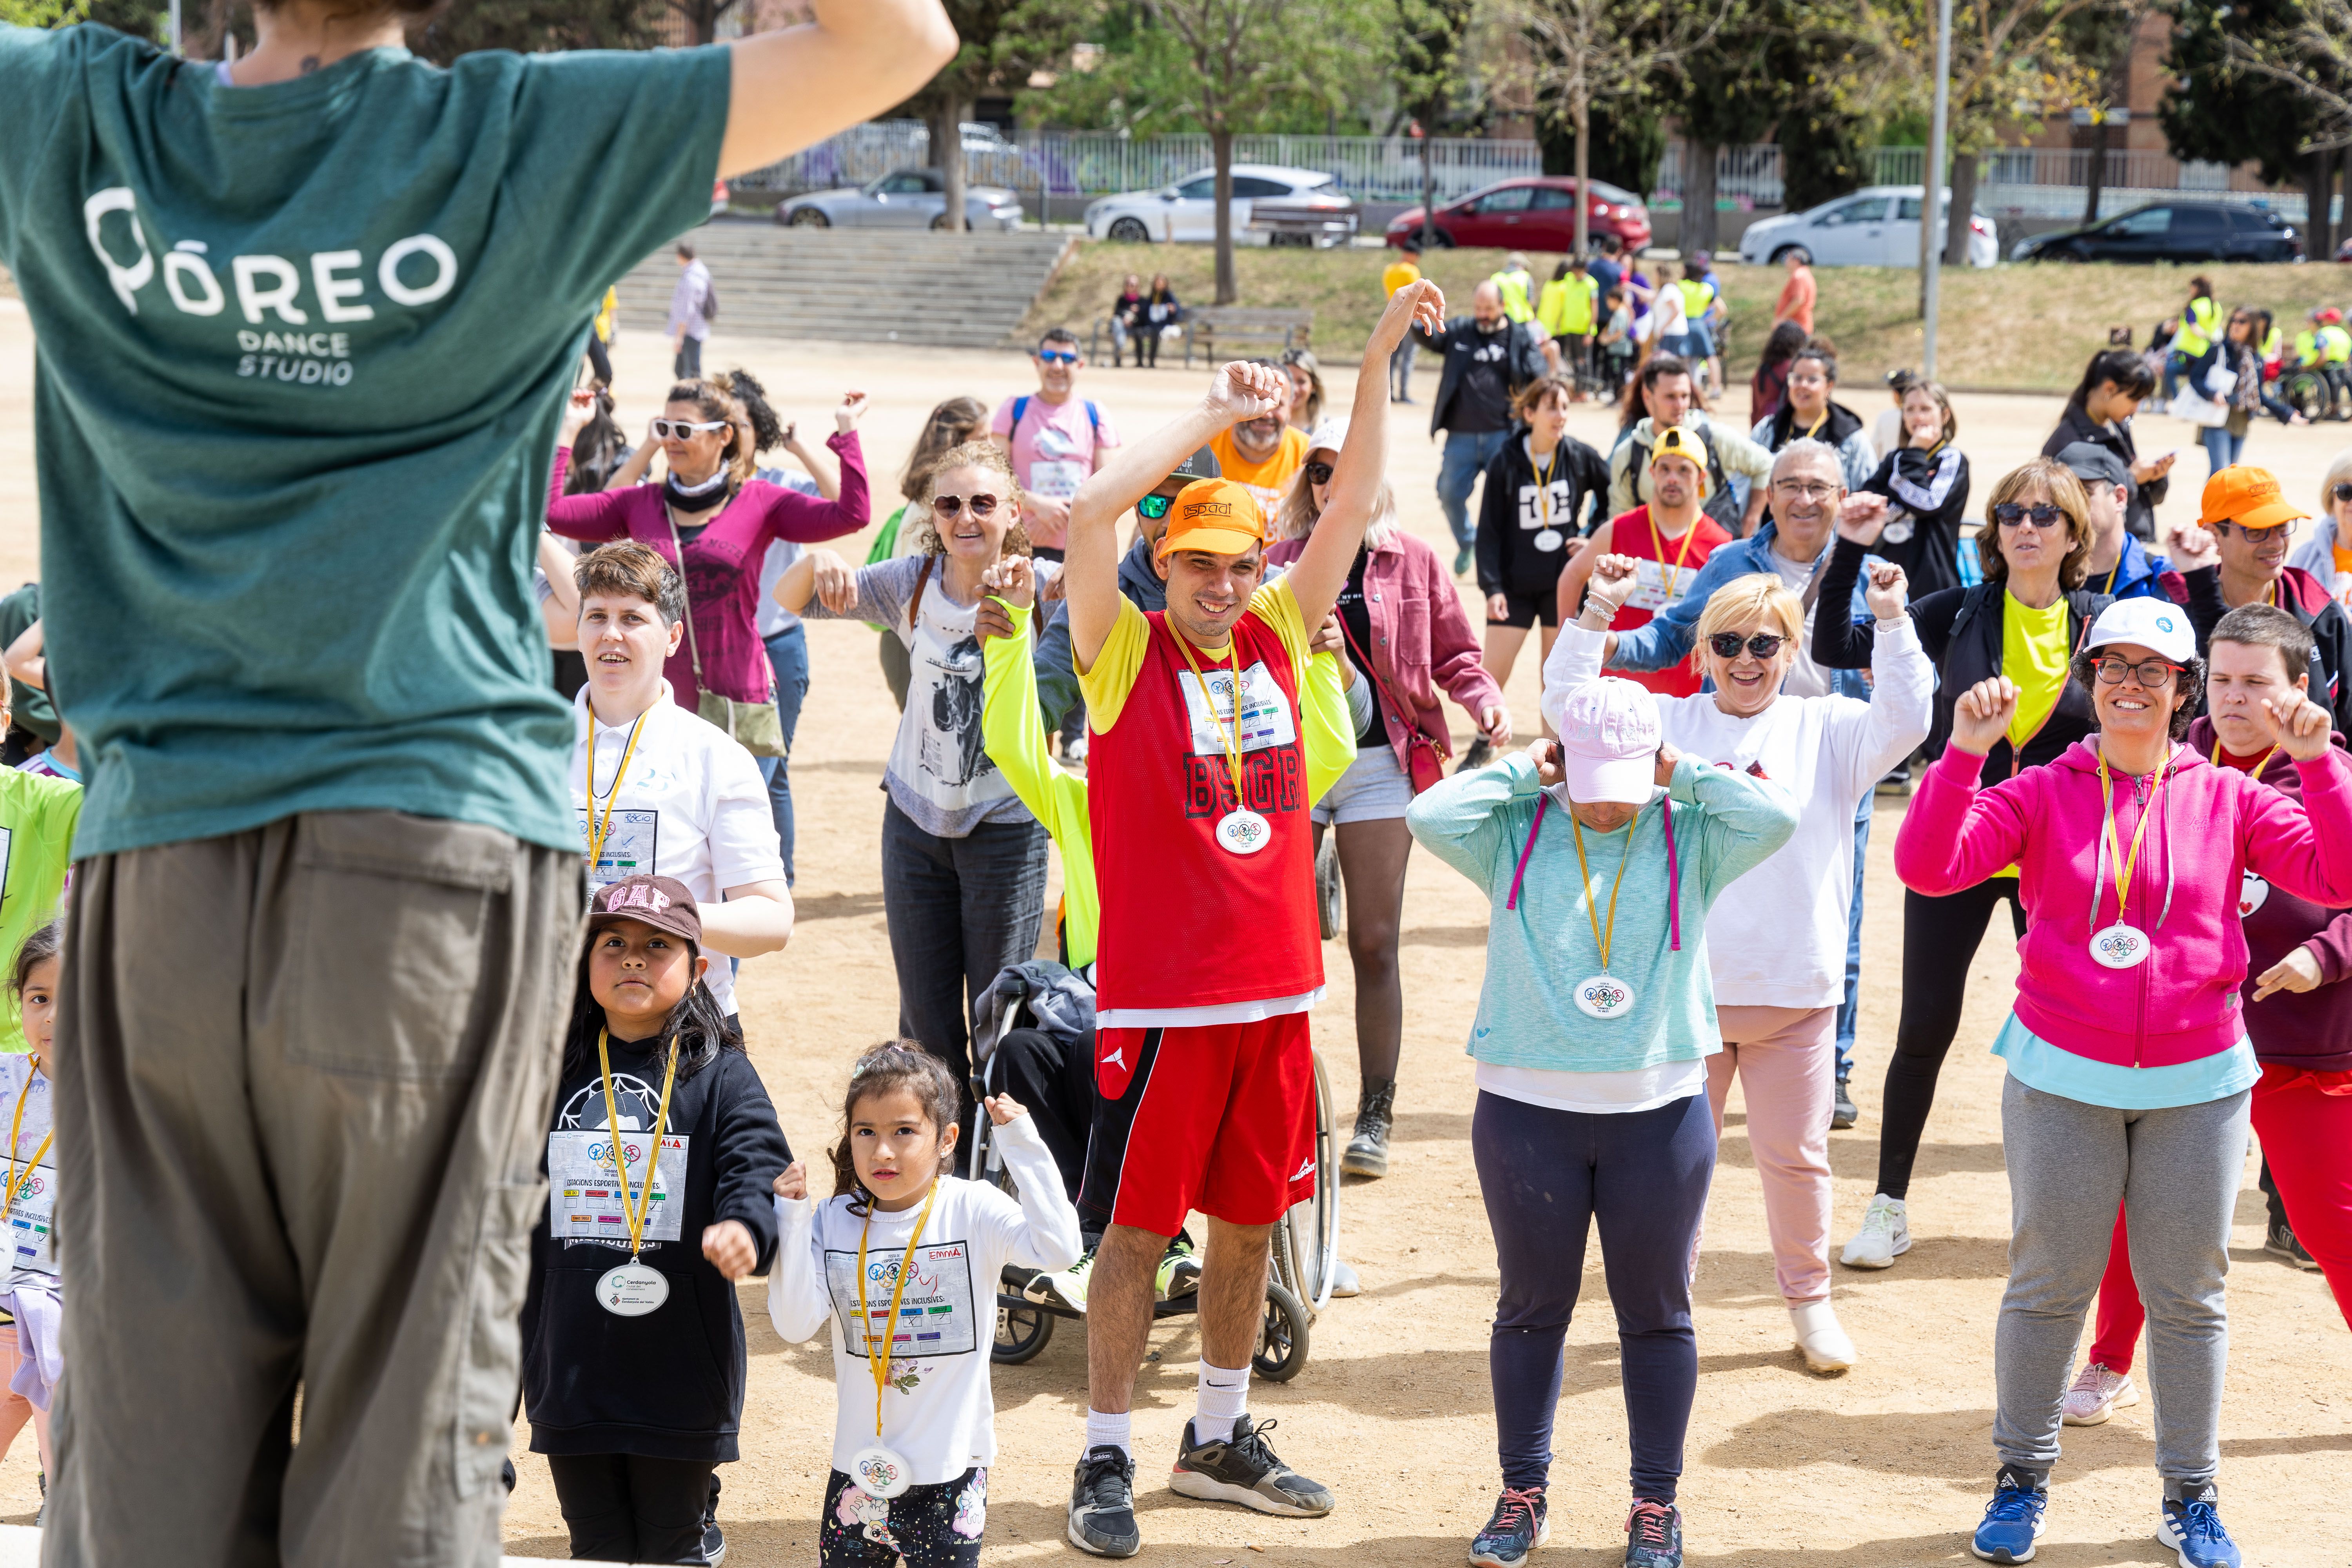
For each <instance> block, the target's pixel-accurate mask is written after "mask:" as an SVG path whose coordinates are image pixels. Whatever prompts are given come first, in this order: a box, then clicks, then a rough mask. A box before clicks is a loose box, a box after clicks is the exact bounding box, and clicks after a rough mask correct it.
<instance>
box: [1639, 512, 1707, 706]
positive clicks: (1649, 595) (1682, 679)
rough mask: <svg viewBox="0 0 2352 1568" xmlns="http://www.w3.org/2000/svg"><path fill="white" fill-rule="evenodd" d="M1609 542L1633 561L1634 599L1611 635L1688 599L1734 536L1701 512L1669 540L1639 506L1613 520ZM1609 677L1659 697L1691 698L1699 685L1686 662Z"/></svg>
mask: <svg viewBox="0 0 2352 1568" xmlns="http://www.w3.org/2000/svg"><path fill="white" fill-rule="evenodd" d="M1609 540H1610V548H1611V549H1612V550H1614V551H1615V552H1617V553H1618V554H1620V555H1630V556H1632V557H1633V563H1634V564H1633V596H1632V597H1631V598H1629V599H1627V600H1626V601H1625V605H1624V607H1623V608H1622V609H1621V610H1619V611H1618V612H1617V618H1616V619H1615V620H1613V621H1612V622H1610V623H1609V629H1610V630H1611V631H1613V632H1630V631H1632V630H1633V628H1634V627H1635V626H1647V625H1649V623H1650V619H1651V617H1652V616H1655V615H1656V614H1657V613H1658V612H1659V611H1660V610H1663V609H1664V608H1665V607H1666V606H1667V605H1671V604H1673V603H1675V601H1676V600H1678V599H1680V598H1682V597H1683V596H1684V595H1686V594H1688V593H1689V592H1690V585H1691V580H1692V579H1693V578H1695V577H1696V576H1697V575H1698V569H1699V568H1700V567H1702V566H1704V565H1706V558H1707V557H1708V556H1710V555H1712V554H1714V553H1715V550H1716V546H1717V545H1719V544H1728V543H1730V542H1731V535H1730V534H1729V533H1727V532H1726V531H1724V528H1723V525H1722V524H1720V523H1718V522H1717V521H1715V519H1713V518H1711V517H1709V516H1707V515H1706V513H1705V512H1701V513H1699V514H1698V521H1696V522H1695V523H1693V524H1691V526H1690V528H1689V530H1688V531H1686V532H1685V533H1683V534H1681V535H1680V536H1678V537H1676V538H1675V539H1671V540H1670V539H1667V538H1666V537H1665V536H1664V534H1662V533H1660V532H1659V531H1658V527H1657V524H1655V523H1654V522H1652V521H1650V509H1649V508H1648V507H1646V506H1637V507H1635V508H1634V509H1633V510H1632V511H1627V512H1620V513H1618V514H1617V515H1616V516H1615V517H1613V518H1612V519H1610V520H1609ZM1610 673H1611V674H1612V675H1622V676H1623V677H1624V678H1625V679H1628V680H1635V681H1639V682H1640V683H1641V684H1643V686H1646V687H1648V688H1649V689H1651V690H1653V691H1654V692H1656V693H1657V694H1658V695H1659V696H1661V697H1688V696H1690V695H1691V694H1692V693H1693V692H1695V691H1696V690H1697V689H1699V685H1700V680H1699V677H1698V675H1697V673H1696V671H1694V670H1693V669H1692V668H1691V667H1690V661H1689V660H1688V659H1685V660H1683V661H1682V662H1680V663H1678V664H1675V665H1671V666H1669V667H1668V668H1664V669H1613V670H1611V671H1610Z"/></svg>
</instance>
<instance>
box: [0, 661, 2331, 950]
mask: <svg viewBox="0 0 2352 1568" xmlns="http://www.w3.org/2000/svg"><path fill="white" fill-rule="evenodd" d="M11 651H12V652H13V651H14V650H11ZM2263 716H2264V720H2265V721H2266V723H2267V724H2268V727H2269V729H2270V731H2271V734H2272V736H2273V740H2274V742H2275V743H2276V744H2277V746H2278V748H2279V749H2280V750H2281V751H2283V752H2285V753H2286V754H2287V755H2288V756H2290V757H2292V758H2294V765H2295V771H2296V772H2297V773H2299V774H2300V775H2301V776H2302V783H2303V803H2302V804H2301V805H2296V804H2295V803H2294V801H2291V800H2289V799H2287V797H2286V796H2284V795H2281V794H2279V793H2278V791H2276V790H2273V789H2263V788H2259V787H2255V786H2252V785H2249V786H2248V787H2247V789H2246V792H2245V793H2247V794H2248V795H2252V796H2253V797H2254V798H2253V809H2252V811H2251V812H2250V813H2249V814H2248V817H2247V820H2246V823H2245V826H2244V827H2243V828H2242V832H2243V834H2244V854H2245V858H2246V864H2247V865H2248V866H2249V867H2251V868H2252V869H2253V871H2254V872H2255V874H2256V875H2257V876H2261V877H2265V878H2267V879H2270V880H2271V881H2273V882H2275V883H2276V884H2278V886H2280V887H2281V888H2284V889H2286V890H2287V891H2288V892H2290V893H2293V894H2294V895H2295V896H2296V897H2298V898H2304V899H2309V900H2311V901H2312V902H2314V903H2315V904H2326V905H2328V906H2330V907H2331V908H2335V909H2342V908H2344V907H2345V906H2346V905H2347V904H2352V755H2347V753H2346V752H2344V751H2343V749H2342V748H2340V747H2338V746H2336V744H2335V743H2334V742H2332V740H2331V739H2330V737H2329V734H2328V730H2329V728H2330V720H2329V716H2328V712H2327V710H2326V709H2325V708H2322V707H2320V706H2319V705H2318V704H2317V703H2315V702H2310V701H2300V702H2298V701H2296V700H2295V699H2294V695H2293V694H2292V693H2288V694H2286V695H2285V696H2284V698H2283V699H2282V700H2279V701H2278V702H2277V703H2276V705H2275V706H2273V703H2272V702H2271V701H2270V700H2265V701H2264V702H2263Z"/></svg>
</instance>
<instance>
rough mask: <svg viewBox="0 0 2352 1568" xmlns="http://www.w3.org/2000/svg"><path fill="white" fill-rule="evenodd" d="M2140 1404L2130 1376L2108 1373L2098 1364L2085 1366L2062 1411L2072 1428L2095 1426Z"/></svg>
mask: <svg viewBox="0 0 2352 1568" xmlns="http://www.w3.org/2000/svg"><path fill="white" fill-rule="evenodd" d="M2138 1403H2139V1390H2138V1389H2137V1388H2134V1387H2133V1386H2132V1380H2131V1375H2130V1374H2129V1373H2121V1372H2109V1371H2108V1370H2107V1369H2106V1368H2105V1367H2103V1366H2101V1365H2100V1364H2099V1363H2097V1362H2090V1363H2085V1364H2084V1368H2083V1370H2082V1371H2081V1372H2079V1373H2076V1374H2075V1376H2074V1386H2073V1387H2071V1388H2069V1389H2067V1390H2066V1397H2065V1398H2064V1399H2063V1401H2061V1402H2060V1404H2059V1409H2060V1410H2062V1411H2063V1412H2064V1418H2065V1422H2066V1425H2067V1426H2097V1425H2098V1424H2099V1423H2101V1422H2102V1421H2105V1419H2106V1418H2107V1417H2108V1416H2110V1415H2114V1414H2115V1413H2116V1411H2118V1410H2122V1409H2125V1408H2126V1407H2128V1406H2130V1405H2137V1404H2138Z"/></svg>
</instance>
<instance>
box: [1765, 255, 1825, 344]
mask: <svg viewBox="0 0 2352 1568" xmlns="http://www.w3.org/2000/svg"><path fill="white" fill-rule="evenodd" d="M1818 292H1819V290H1818V289H1816V288H1815V286H1814V284H1813V269H1812V268H1810V267H1800V268H1797V270H1796V271H1794V272H1791V273H1790V274H1789V280H1788V281H1787V282H1786V283H1783V284H1781V285H1780V303H1779V304H1777V305H1775V306H1773V307H1772V320H1773V321H1774V322H1775V323H1778V322H1780V321H1794V322H1796V323H1797V325H1799V326H1801V327H1802V328H1804V329H1805V331H1809V332H1810V331H1812V330H1813V300H1814V297H1815V295H1816V294H1817V293H1818Z"/></svg>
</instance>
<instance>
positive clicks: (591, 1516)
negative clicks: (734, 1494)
mask: <svg viewBox="0 0 2352 1568" xmlns="http://www.w3.org/2000/svg"><path fill="white" fill-rule="evenodd" d="M547 1468H548V1470H549V1472H550V1473H551V1474H552V1475H553V1477H554V1478H555V1500H556V1503H557V1505H558V1506H559V1507H561V1508H562V1510H563V1522H564V1524H565V1526H566V1527H567V1528H569V1529H570V1531H571V1532H572V1556H573V1557H574V1558H575V1559H577V1558H583V1557H584V1558H588V1559H591V1560H593V1561H595V1562H599V1563H699V1562H701V1561H702V1521H703V1516H704V1515H705V1514H706V1513H707V1512H708V1511H709V1509H710V1506H711V1502H712V1490H713V1489H712V1487H711V1475H710V1472H711V1471H712V1470H713V1469H714V1468H717V1467H716V1466H714V1465H713V1464H712V1463H711V1461H710V1460H709V1459H649V1458H644V1457H642V1456H640V1455H636V1454H550V1455H549V1456H548V1457H547Z"/></svg>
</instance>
